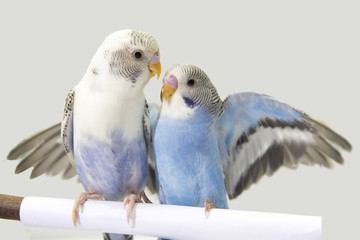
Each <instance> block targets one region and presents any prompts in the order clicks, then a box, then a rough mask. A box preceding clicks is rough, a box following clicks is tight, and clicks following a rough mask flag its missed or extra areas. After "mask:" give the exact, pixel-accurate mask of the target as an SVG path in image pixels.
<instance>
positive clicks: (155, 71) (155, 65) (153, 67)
mask: <svg viewBox="0 0 360 240" xmlns="http://www.w3.org/2000/svg"><path fill="white" fill-rule="evenodd" d="M149 70H150V76H149V79H150V78H152V77H153V76H155V75H157V79H159V77H160V74H161V63H160V54H159V53H155V54H154V56H153V57H152V59H151V61H150V63H149Z"/></svg>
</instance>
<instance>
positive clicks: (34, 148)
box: [7, 90, 76, 179]
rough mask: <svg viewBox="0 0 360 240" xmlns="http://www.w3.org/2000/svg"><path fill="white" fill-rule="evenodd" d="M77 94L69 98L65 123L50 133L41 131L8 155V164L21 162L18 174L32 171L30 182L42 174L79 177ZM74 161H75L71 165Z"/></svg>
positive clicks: (52, 129)
mask: <svg viewBox="0 0 360 240" xmlns="http://www.w3.org/2000/svg"><path fill="white" fill-rule="evenodd" d="M73 99H74V91H73V90H71V91H70V92H69V94H68V97H67V98H66V105H65V110H64V119H63V122H62V123H57V124H55V125H53V126H51V127H49V128H47V129H44V130H41V131H39V132H37V133H35V134H33V135H32V136H30V137H28V138H27V139H25V140H23V141H22V142H20V143H19V144H18V145H16V146H15V147H14V148H13V149H12V150H11V151H10V152H9V154H8V156H7V159H8V160H18V159H19V160H20V163H19V164H18V165H17V167H16V169H15V173H21V172H23V171H25V170H27V169H29V168H31V167H33V170H32V172H31V175H30V178H35V177H38V176H40V175H42V174H46V175H49V176H55V175H58V174H60V173H63V175H62V178H63V179H68V178H71V177H73V176H75V175H76V170H75V168H74V167H73V165H72V164H71V162H72V161H73V159H74V158H73V154H72V104H73ZM70 158H71V161H69V160H70Z"/></svg>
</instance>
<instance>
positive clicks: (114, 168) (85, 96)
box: [8, 30, 161, 239]
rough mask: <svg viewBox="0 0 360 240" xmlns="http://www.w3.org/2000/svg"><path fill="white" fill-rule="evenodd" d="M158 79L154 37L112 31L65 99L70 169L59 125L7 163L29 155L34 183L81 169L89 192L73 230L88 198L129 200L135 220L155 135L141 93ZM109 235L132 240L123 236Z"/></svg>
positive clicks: (15, 152) (64, 124)
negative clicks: (61, 171) (44, 176)
mask: <svg viewBox="0 0 360 240" xmlns="http://www.w3.org/2000/svg"><path fill="white" fill-rule="evenodd" d="M160 73H161V64H160V52H159V46H158V44H157V42H156V40H155V39H154V37H152V36H151V35H150V34H148V33H145V32H141V31H136V30H123V31H118V32H114V33H112V34H111V35H109V36H108V37H106V39H105V40H104V42H103V43H102V44H101V46H100V47H99V49H98V50H97V52H96V53H95V55H94V57H93V59H92V60H91V62H90V65H89V67H88V69H87V71H86V73H85V75H84V77H83V78H82V80H81V81H80V83H79V84H78V85H76V86H75V87H74V88H73V89H72V90H70V92H69V94H68V96H67V98H66V105H65V109H64V117H63V121H62V123H61V140H62V141H61V142H62V144H63V146H64V149H65V152H66V154H67V156H68V159H69V160H70V163H71V165H69V164H68V162H66V161H67V160H66V158H65V157H64V150H63V149H61V148H59V143H58V141H57V140H58V136H59V135H58V134H59V127H60V125H59V124H57V125H54V126H53V127H52V128H49V129H47V130H45V131H42V132H40V133H39V134H36V135H34V136H33V137H31V138H30V139H28V140H26V141H24V142H23V143H20V144H19V145H18V146H17V147H15V149H13V151H11V152H10V154H9V156H8V159H16V158H18V157H22V154H23V153H26V152H27V151H29V150H31V151H30V152H28V153H27V154H25V158H24V160H23V161H22V162H21V163H20V164H19V165H18V167H17V170H16V171H17V172H21V171H23V170H25V169H27V168H29V167H31V166H34V170H33V173H32V177H36V176H37V175H39V174H42V173H44V172H48V173H50V174H51V173H53V171H55V172H58V169H61V167H62V166H61V165H62V164H64V165H65V166H67V169H72V168H73V166H75V167H76V172H77V174H78V177H79V180H80V182H81V183H82V185H83V187H84V188H85V190H86V193H83V194H81V195H80V196H79V197H78V198H77V201H76V203H75V204H74V215H73V216H74V218H73V220H74V224H76V220H77V213H78V210H79V207H80V206H81V205H82V204H83V203H84V202H85V201H86V200H87V199H89V198H104V199H106V200H113V201H124V204H125V205H128V221H129V216H130V213H131V209H132V208H133V206H134V204H135V202H138V201H141V198H142V197H143V194H144V188H145V186H146V182H147V179H148V152H149V147H150V142H151V129H150V121H149V112H148V111H149V110H148V106H147V103H146V100H145V96H144V93H143V89H144V86H145V85H146V84H147V83H148V81H149V79H150V78H152V77H153V76H155V74H156V75H158V76H159V75H160ZM34 155H35V156H34ZM38 157H40V159H39V158H38ZM66 172H67V173H68V174H65V176H66V177H67V176H72V175H75V172H72V170H66ZM104 237H105V239H130V238H131V236H127V235H119V234H105V235H104Z"/></svg>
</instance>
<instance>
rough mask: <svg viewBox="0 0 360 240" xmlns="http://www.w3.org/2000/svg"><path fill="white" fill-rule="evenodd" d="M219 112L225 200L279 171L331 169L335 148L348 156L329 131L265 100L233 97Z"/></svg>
mask: <svg viewBox="0 0 360 240" xmlns="http://www.w3.org/2000/svg"><path fill="white" fill-rule="evenodd" d="M224 108H225V111H224V113H223V115H222V116H221V117H220V118H219V120H218V121H217V123H216V128H217V131H218V136H219V138H218V141H219V148H220V151H221V153H222V165H223V171H224V175H225V186H226V191H227V193H228V196H229V198H230V199H232V198H235V197H237V196H238V195H240V194H241V192H242V191H243V190H245V189H247V188H249V187H250V186H251V185H252V184H253V183H257V182H258V181H259V179H260V178H261V177H262V176H263V175H265V174H266V175H268V176H271V175H272V174H273V173H274V172H275V171H276V170H278V169H279V168H280V167H281V166H286V167H289V168H296V167H297V166H298V165H299V163H302V164H305V165H314V164H318V165H320V166H325V167H328V168H330V167H331V166H332V160H334V161H336V162H338V163H340V164H341V163H343V158H342V156H341V154H340V152H339V151H338V150H337V149H336V145H338V146H340V147H341V148H343V149H345V150H349V151H350V150H351V145H350V143H349V142H348V141H347V140H346V139H344V138H343V137H342V136H340V135H339V134H337V133H336V132H334V131H333V130H331V129H330V128H329V127H327V126H325V125H324V124H322V123H320V122H318V121H316V120H314V119H312V118H311V117H309V116H308V115H307V114H306V113H303V112H301V111H298V110H296V109H294V108H292V107H291V106H289V105H287V104H285V103H283V102H280V101H278V100H276V99H274V98H272V97H269V96H266V95H261V94H257V93H251V92H240V93H235V94H233V95H231V96H229V97H228V98H227V99H226V100H225V101H224ZM331 159H332V160H331Z"/></svg>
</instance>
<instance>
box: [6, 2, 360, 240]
mask: <svg viewBox="0 0 360 240" xmlns="http://www.w3.org/2000/svg"><path fill="white" fill-rule="evenodd" d="M359 12H360V7H359V3H358V2H357V1H346V0H345V1H316V0H312V1H225V0H222V1H217V2H215V1H214V2H211V3H210V1H185V0H181V1H132V2H130V1H128V2H126V3H125V2H120V1H101V2H100V1H97V2H96V3H95V1H85V0H82V1H37V0H32V1H7V2H6V3H5V1H1V3H0V27H1V28H0V29H1V32H0V34H1V35H0V68H1V70H0V79H1V85H0V91H1V94H0V104H1V124H0V133H1V134H0V141H1V144H0V154H1V155H0V160H1V161H0V193H3V194H12V195H19V196H48V197H63V198H75V197H76V196H77V195H78V194H79V193H80V192H81V191H82V186H81V185H80V184H78V183H77V182H76V181H75V179H72V180H68V181H62V180H61V178H60V177H59V176H58V177H47V176H42V177H39V178H37V179H34V180H29V179H28V178H29V175H30V171H26V172H24V173H22V174H19V175H15V174H14V169H15V167H16V164H17V162H16V161H13V162H10V161H7V160H6V155H7V153H8V152H9V151H10V149H11V148H12V147H13V146H15V145H16V144H17V143H18V142H19V141H21V140H22V139H24V138H25V137H27V136H29V135H31V134H32V133H34V132H35V131H37V130H39V129H42V128H45V127H48V126H50V125H52V124H54V123H57V122H59V121H60V120H61V118H62V110H63V106H64V100H65V97H66V94H67V92H68V90H69V89H70V88H72V87H73V86H74V85H76V84H77V83H78V82H79V81H80V79H81V78H82V75H83V74H84V73H85V70H86V68H87V65H88V64H89V62H90V59H91V58H92V56H93V54H94V53H95V51H96V49H97V48H98V46H99V45H100V44H101V43H102V41H103V39H104V38H105V36H107V35H108V34H110V33H112V32H114V31H117V30H121V29H128V28H131V29H139V30H143V31H146V32H149V33H151V34H152V35H153V36H154V37H155V38H156V39H157V40H158V43H159V45H160V51H161V61H162V65H163V74H162V76H161V77H163V75H164V73H165V70H166V69H167V68H169V67H170V66H171V65H172V64H174V63H178V62H183V63H191V64H194V65H197V66H199V67H201V68H202V69H203V70H205V71H206V72H207V73H208V75H209V77H210V78H211V79H212V81H213V83H214V85H215V86H216V87H217V89H218V91H219V94H220V95H221V97H223V98H225V97H226V96H227V95H229V94H230V93H232V92H234V91H240V90H249V91H255V92H259V93H266V94H268V95H271V96H274V97H276V98H278V99H280V100H282V101H285V102H287V103H289V104H290V105H292V106H294V107H297V108H299V109H301V110H303V111H305V112H307V113H308V114H310V115H311V116H313V117H314V118H316V119H321V120H323V121H324V122H326V124H328V125H329V126H330V127H332V128H333V129H334V130H336V131H337V132H339V133H341V134H342V135H343V136H344V137H346V138H347V139H348V140H349V141H350V142H351V143H352V145H353V151H352V152H351V153H344V154H343V156H344V158H345V164H344V165H337V164H335V165H334V168H333V169H331V170H329V169H325V168H321V167H318V166H314V167H306V166H300V167H299V168H298V169H297V170H295V171H294V170H289V169H280V170H279V171H278V172H276V173H275V174H274V175H273V176H272V177H263V178H262V179H261V180H260V182H259V183H258V184H256V185H253V186H252V187H251V188H250V189H249V190H248V191H245V192H244V193H243V194H242V195H241V196H240V197H238V198H237V199H236V200H233V201H231V202H230V207H231V208H232V209H242V210H253V211H265V212H281V213H291V214H304V215H318V216H322V218H323V239H360V234H359V231H358V225H359V213H360V207H359V203H360V197H359V181H360V176H359V173H358V172H359V170H360V159H359V157H360V152H359V150H360V149H359V143H360V141H359V134H360V132H359V130H360V129H359V122H360V113H359V107H358V106H359V102H360V97H359V77H360V69H359V66H360V31H359V30H360V26H359V25H360V14H359ZM160 88H161V81H156V80H155V79H154V80H151V81H150V83H149V84H148V85H147V87H146V89H145V94H146V97H147V99H148V100H149V101H151V102H157V103H160V99H159V93H160ZM151 198H152V200H156V196H151ZM5 236H6V237H7V238H6V237H5ZM30 236H32V238H33V239H41V238H43V239H50V238H52V237H54V238H57V239H71V238H72V239H81V238H85V237H92V239H100V238H101V235H100V233H99V234H90V235H89V234H87V233H75V232H62V231H52V230H42V229H40V230H39V229H26V228H24V227H23V226H22V225H21V224H20V223H19V222H13V221H6V220H0V238H1V239H28V238H29V237H30ZM75 237H76V238H75ZM240 238H241V236H239V239H240ZM137 239H139V238H137Z"/></svg>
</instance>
